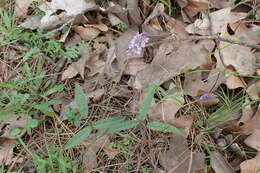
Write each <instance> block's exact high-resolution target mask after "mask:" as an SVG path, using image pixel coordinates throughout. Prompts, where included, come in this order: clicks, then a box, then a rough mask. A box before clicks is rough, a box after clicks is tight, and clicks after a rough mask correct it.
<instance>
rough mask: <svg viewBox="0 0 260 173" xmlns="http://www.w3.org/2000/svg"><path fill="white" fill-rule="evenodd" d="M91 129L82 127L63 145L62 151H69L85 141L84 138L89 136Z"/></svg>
mask: <svg viewBox="0 0 260 173" xmlns="http://www.w3.org/2000/svg"><path fill="white" fill-rule="evenodd" d="M91 131H92V128H91V127H90V126H87V127H84V128H83V129H81V130H80V131H79V132H78V133H77V134H75V136H73V137H72V138H71V139H70V140H69V141H68V142H67V143H66V144H65V145H64V150H67V149H70V148H72V147H75V146H77V145H79V144H80V143H81V142H83V141H84V140H86V138H87V137H88V136H89V135H90V133H91Z"/></svg>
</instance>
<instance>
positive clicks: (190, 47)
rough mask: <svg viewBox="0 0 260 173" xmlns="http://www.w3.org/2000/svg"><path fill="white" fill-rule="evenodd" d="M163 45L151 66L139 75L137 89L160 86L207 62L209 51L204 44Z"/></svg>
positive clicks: (136, 82) (168, 43)
mask: <svg viewBox="0 0 260 173" xmlns="http://www.w3.org/2000/svg"><path fill="white" fill-rule="evenodd" d="M173 46H174V45H173V44H171V43H170V42H165V43H162V44H161V45H160V47H159V50H158V51H157V54H156V55H155V57H154V59H153V61H152V63H151V64H149V65H148V67H147V68H145V69H144V70H142V71H140V72H138V73H137V76H136V81H135V87H136V88H138V89H141V88H146V87H148V86H149V85H150V84H151V83H153V84H156V85H160V84H162V83H164V82H165V81H168V80H169V79H171V78H172V77H174V76H176V75H178V74H180V73H182V72H186V71H188V70H192V69H195V68H197V67H199V66H200V65H201V64H204V63H205V62H206V59H207V56H208V55H209V51H208V50H207V49H206V47H205V45H203V44H196V43H194V42H185V43H183V44H182V45H179V46H178V47H173Z"/></svg>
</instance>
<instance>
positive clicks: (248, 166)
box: [240, 154, 260, 173]
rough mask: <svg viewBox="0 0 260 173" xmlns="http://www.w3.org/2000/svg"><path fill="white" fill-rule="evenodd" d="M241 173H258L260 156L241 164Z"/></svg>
mask: <svg viewBox="0 0 260 173" xmlns="http://www.w3.org/2000/svg"><path fill="white" fill-rule="evenodd" d="M240 167H241V173H257V172H259V170H260V154H257V155H256V157H255V158H253V159H250V160H246V161H244V162H242V163H241V164H240Z"/></svg>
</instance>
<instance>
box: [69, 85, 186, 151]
mask: <svg viewBox="0 0 260 173" xmlns="http://www.w3.org/2000/svg"><path fill="white" fill-rule="evenodd" d="M76 85H77V87H75V88H77V90H78V92H76V91H75V99H76V100H77V97H78V103H77V106H78V109H82V112H84V113H83V115H85V113H86V112H87V111H86V110H87V106H86V105H85V103H86V100H85V99H86V97H85V95H84V93H83V90H82V89H80V88H81V87H80V86H79V85H78V84H76ZM157 88H158V87H156V86H155V85H151V86H150V87H149V89H148V91H147V95H146V96H145V99H144V103H143V106H142V107H141V110H140V113H139V115H138V116H137V117H136V119H133V120H126V121H125V120H124V119H125V118H124V117H121V116H119V117H113V118H107V119H101V120H98V121H96V122H93V123H92V124H90V125H89V126H86V127H84V128H83V129H81V130H80V131H79V132H78V133H76V134H75V135H74V136H73V137H72V138H71V139H70V140H69V141H68V142H67V143H66V144H65V146H64V149H70V148H72V147H75V146H76V145H79V144H80V143H81V142H83V141H84V140H85V139H86V137H88V136H89V135H90V134H91V132H92V131H93V130H98V129H106V130H105V131H104V132H103V134H102V135H101V136H104V135H108V134H114V133H117V132H120V131H122V130H129V129H132V128H134V127H136V126H137V125H139V124H140V123H142V122H143V121H144V120H145V119H146V118H147V116H148V112H149V110H150V107H151V102H152V99H153V96H154V94H155V92H156V89H157ZM75 90H76V89H75ZM79 93H80V95H79ZM79 97H80V98H79ZM81 107H82V108H81ZM73 116H76V114H74V113H73ZM146 126H147V127H148V128H150V129H151V130H156V131H161V132H169V133H176V134H181V135H183V134H184V132H183V131H182V130H180V129H178V128H176V127H174V126H172V125H168V124H164V123H160V122H150V123H147V124H146Z"/></svg>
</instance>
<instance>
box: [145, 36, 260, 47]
mask: <svg viewBox="0 0 260 173" xmlns="http://www.w3.org/2000/svg"><path fill="white" fill-rule="evenodd" d="M168 40H172V41H195V40H220V41H224V42H228V43H231V44H238V45H241V46H246V47H251V48H254V49H257V50H260V45H255V44H250V43H246V42H242V40H241V39H240V40H231V39H227V38H222V37H220V36H191V37H187V38H176V37H170V38H167V39H163V40H161V41H158V42H154V43H150V44H147V46H151V45H153V44H160V43H162V42H164V41H168Z"/></svg>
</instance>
